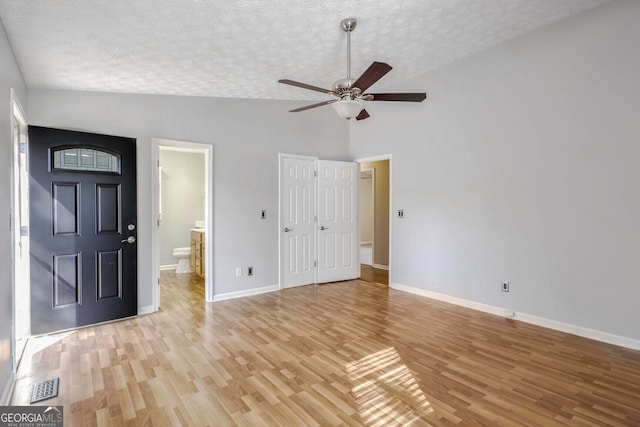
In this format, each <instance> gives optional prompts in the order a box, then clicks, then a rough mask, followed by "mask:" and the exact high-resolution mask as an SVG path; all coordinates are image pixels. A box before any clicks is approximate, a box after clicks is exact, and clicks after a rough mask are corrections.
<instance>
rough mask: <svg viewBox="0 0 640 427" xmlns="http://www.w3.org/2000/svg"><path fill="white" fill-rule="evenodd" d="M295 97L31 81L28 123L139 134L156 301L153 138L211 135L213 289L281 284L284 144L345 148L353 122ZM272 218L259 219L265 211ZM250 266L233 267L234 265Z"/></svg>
mask: <svg viewBox="0 0 640 427" xmlns="http://www.w3.org/2000/svg"><path fill="white" fill-rule="evenodd" d="M299 105H300V103H299V102H287V101H259V100H243V99H213V98H198V97H171V96H155V95H126V94H107V93H95V92H72V91H51V90H37V89H32V90H29V120H30V123H31V124H34V125H40V126H50V127H59V128H69V129H81V130H86V131H91V132H98V133H106V134H113V135H121V136H129V137H134V138H137V141H138V223H139V227H138V242H139V245H138V248H139V250H138V278H139V295H138V298H139V305H140V306H141V307H145V306H149V305H151V304H152V295H151V292H152V284H151V264H152V260H151V253H150V251H148V250H144V249H143V248H145V246H147V247H148V246H149V245H150V240H151V226H152V223H153V221H152V210H151V170H150V159H151V152H150V151H151V138H153V137H156V138H163V139H172V140H182V141H191V142H200V143H209V144H212V145H213V161H214V166H213V193H214V195H213V198H214V200H213V205H214V214H213V224H214V228H213V239H214V241H215V243H214V255H213V257H214V270H215V271H214V272H213V274H214V276H213V278H214V287H215V294H216V295H219V294H223V293H228V292H235V291H244V290H248V289H252V288H260V287H265V286H274V285H277V284H278V236H279V230H278V152H286V153H296V154H304V155H314V156H319V157H322V158H326V159H331V160H340V159H341V160H344V159H346V158H347V157H348V145H349V142H348V138H349V133H348V124H347V122H346V121H345V120H336V117H335V112H334V111H333V110H332V109H331V108H326V109H317V110H314V111H309V112H305V113H299V114H293V113H288V112H287V110H290V109H291V108H293V107H295V106H299ZM262 209H265V210H266V211H267V219H266V220H261V219H260V211H261V210H262ZM237 266H241V267H243V268H244V269H246V267H247V266H253V267H254V275H253V276H251V277H247V276H242V277H239V278H236V277H235V274H234V272H235V267H237Z"/></svg>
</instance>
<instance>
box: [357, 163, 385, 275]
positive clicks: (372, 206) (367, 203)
mask: <svg viewBox="0 0 640 427" xmlns="http://www.w3.org/2000/svg"><path fill="white" fill-rule="evenodd" d="M357 162H358V163H359V164H360V186H359V189H358V204H359V212H360V214H359V223H360V242H359V243H360V279H362V280H365V281H368V282H376V283H381V284H384V285H388V284H389V267H390V265H391V262H390V258H391V254H390V252H391V251H390V241H391V239H390V237H391V224H390V215H391V155H387V156H380V157H372V158H366V159H359V160H357Z"/></svg>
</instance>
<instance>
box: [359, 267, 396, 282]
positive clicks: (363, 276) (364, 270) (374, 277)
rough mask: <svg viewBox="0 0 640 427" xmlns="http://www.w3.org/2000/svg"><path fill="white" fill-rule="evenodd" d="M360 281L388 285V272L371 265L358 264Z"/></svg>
mask: <svg viewBox="0 0 640 427" xmlns="http://www.w3.org/2000/svg"><path fill="white" fill-rule="evenodd" d="M360 280H364V281H365V282H374V283H380V284H381V285H389V270H383V269H381V268H375V267H374V266H372V265H367V264H360Z"/></svg>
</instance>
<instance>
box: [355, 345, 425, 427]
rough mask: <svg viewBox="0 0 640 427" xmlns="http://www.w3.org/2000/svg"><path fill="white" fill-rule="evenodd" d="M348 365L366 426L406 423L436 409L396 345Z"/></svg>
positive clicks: (361, 415) (404, 424) (359, 408)
mask: <svg viewBox="0 0 640 427" xmlns="http://www.w3.org/2000/svg"><path fill="white" fill-rule="evenodd" d="M346 368H347V373H348V374H349V380H350V381H351V384H352V386H351V391H352V393H353V395H354V397H355V399H356V402H357V404H358V410H359V413H360V417H361V419H362V422H363V423H364V424H365V425H367V426H376V425H380V426H401V425H402V426H406V425H409V424H411V423H412V422H414V421H416V420H418V419H420V418H423V417H424V416H426V415H428V414H430V413H432V412H433V411H434V410H433V407H432V406H431V403H430V402H429V401H428V400H427V398H426V396H425V395H424V393H423V392H422V390H421V389H420V386H419V385H418V382H417V381H416V379H415V378H414V377H413V375H412V374H411V372H410V371H409V369H408V368H407V366H406V365H405V364H404V363H402V359H401V358H400V355H399V354H398V352H397V351H396V349H395V348H393V347H390V348H387V349H385V350H382V351H379V352H377V353H374V354H371V355H369V356H366V357H363V358H362V359H360V360H358V361H355V362H351V363H348V364H347V365H346Z"/></svg>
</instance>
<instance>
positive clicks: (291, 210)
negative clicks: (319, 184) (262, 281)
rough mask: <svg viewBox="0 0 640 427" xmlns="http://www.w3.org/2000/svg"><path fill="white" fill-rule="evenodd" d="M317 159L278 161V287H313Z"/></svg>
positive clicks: (287, 158)
mask: <svg viewBox="0 0 640 427" xmlns="http://www.w3.org/2000/svg"><path fill="white" fill-rule="evenodd" d="M315 170H316V159H315V158H314V157H303V156H289V155H282V156H281V158H280V203H281V206H280V233H281V250H282V254H281V260H282V262H281V264H282V266H281V268H282V272H281V284H282V287H283V288H290V287H293V286H300V285H308V284H310V283H315V248H316V239H315V233H316V225H315V215H316V184H315Z"/></svg>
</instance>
